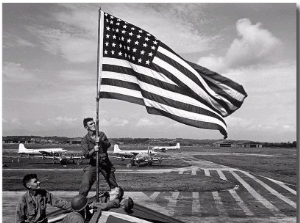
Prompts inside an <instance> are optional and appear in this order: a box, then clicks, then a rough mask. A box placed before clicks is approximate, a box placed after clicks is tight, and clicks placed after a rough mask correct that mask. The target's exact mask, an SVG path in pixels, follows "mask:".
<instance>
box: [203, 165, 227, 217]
mask: <svg viewBox="0 0 300 223" xmlns="http://www.w3.org/2000/svg"><path fill="white" fill-rule="evenodd" d="M204 173H205V176H208V177H210V172H209V170H208V169H205V170H204ZM212 195H213V198H214V201H215V204H216V207H217V210H218V212H219V215H220V216H223V217H228V214H227V212H226V210H225V208H224V204H223V202H222V200H221V198H220V196H219V193H218V192H217V191H213V192H212Z"/></svg>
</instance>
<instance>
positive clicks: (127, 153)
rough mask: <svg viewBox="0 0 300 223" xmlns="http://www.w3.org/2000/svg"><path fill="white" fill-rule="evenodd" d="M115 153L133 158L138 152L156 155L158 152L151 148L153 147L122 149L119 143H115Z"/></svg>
mask: <svg viewBox="0 0 300 223" xmlns="http://www.w3.org/2000/svg"><path fill="white" fill-rule="evenodd" d="M113 154H115V155H118V156H120V157H124V158H131V157H133V156H136V155H138V154H149V155H154V154H157V152H155V151H153V150H151V149H144V150H121V149H120V148H119V146H118V145H117V144H115V145H114V152H113Z"/></svg>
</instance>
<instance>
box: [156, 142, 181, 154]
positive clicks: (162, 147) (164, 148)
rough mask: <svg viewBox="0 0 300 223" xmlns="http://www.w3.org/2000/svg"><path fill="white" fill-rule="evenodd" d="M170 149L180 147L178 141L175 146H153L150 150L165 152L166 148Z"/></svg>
mask: <svg viewBox="0 0 300 223" xmlns="http://www.w3.org/2000/svg"><path fill="white" fill-rule="evenodd" d="M170 149H180V143H179V142H178V143H177V144H176V146H154V147H153V148H152V150H154V151H161V152H166V151H167V150H170Z"/></svg>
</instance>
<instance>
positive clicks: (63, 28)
mask: <svg viewBox="0 0 300 223" xmlns="http://www.w3.org/2000/svg"><path fill="white" fill-rule="evenodd" d="M57 6H58V7H59V8H58V12H55V13H53V14H52V16H51V17H50V18H49V19H51V20H52V23H53V24H56V25H52V27H51V28H49V26H48V27H45V26H38V27H37V26H36V27H28V28H27V30H28V31H30V32H31V33H32V34H33V35H35V36H36V37H37V38H38V39H39V42H40V43H41V44H42V46H43V49H44V50H46V51H47V52H48V53H50V54H53V55H60V56H62V57H63V58H64V59H65V60H67V61H68V62H71V63H89V62H93V61H95V58H96V57H97V55H96V54H97V37H98V36H97V29H98V20H97V19H95V18H98V10H95V9H96V7H95V5H89V4H87V5H83V4H58V5H57ZM107 6H108V7H105V8H106V9H108V11H109V12H110V13H111V14H113V15H115V16H117V17H119V18H121V19H124V20H125V21H128V22H130V23H132V24H133V25H136V26H138V27H140V28H142V29H145V30H146V31H148V32H150V33H151V34H153V35H154V36H156V37H157V38H158V39H159V40H161V41H163V42H164V43H165V44H167V45H169V46H170V47H171V48H172V49H174V50H175V52H177V53H179V54H181V53H193V52H201V51H206V50H208V49H210V48H211V45H212V44H211V43H212V40H213V39H215V38H216V37H211V36H205V35H204V34H203V33H202V32H201V31H200V30H199V28H198V27H200V26H199V24H201V21H202V18H201V16H200V14H201V12H202V10H201V9H202V7H201V6H200V5H199V4H193V6H194V7H192V6H186V7H184V8H182V7H178V5H177V4H158V5H157V4H108V5H107ZM161 7H164V9H165V10H162V9H161ZM195 7H196V8H197V13H195V10H196V9H195ZM133 11H134V13H130V12H133ZM182 11H184V13H182ZM178 14H181V15H182V16H178ZM187 14H188V15H189V14H193V16H194V18H193V19H190V16H186V15H187ZM184 15H185V16H184ZM195 16H196V19H195ZM150 18H151V19H150ZM196 24H197V25H196ZM162 30H164V31H163V32H162ZM174 36H176V37H177V38H173V37H174Z"/></svg>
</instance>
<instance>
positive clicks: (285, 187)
mask: <svg viewBox="0 0 300 223" xmlns="http://www.w3.org/2000/svg"><path fill="white" fill-rule="evenodd" d="M265 178H266V179H268V180H270V181H272V182H274V183H276V184H278V185H279V186H281V187H283V188H284V189H286V190H287V191H289V192H290V193H292V194H294V195H297V191H295V190H293V189H292V188H290V187H288V186H287V185H286V184H285V183H283V182H281V181H278V180H274V179H271V178H268V177H265Z"/></svg>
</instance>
